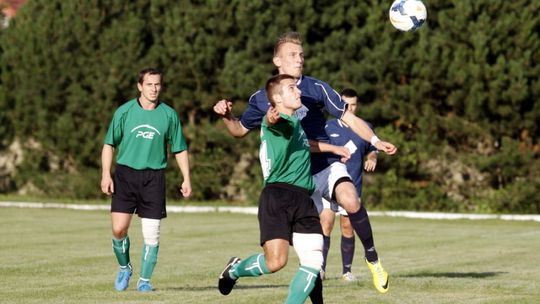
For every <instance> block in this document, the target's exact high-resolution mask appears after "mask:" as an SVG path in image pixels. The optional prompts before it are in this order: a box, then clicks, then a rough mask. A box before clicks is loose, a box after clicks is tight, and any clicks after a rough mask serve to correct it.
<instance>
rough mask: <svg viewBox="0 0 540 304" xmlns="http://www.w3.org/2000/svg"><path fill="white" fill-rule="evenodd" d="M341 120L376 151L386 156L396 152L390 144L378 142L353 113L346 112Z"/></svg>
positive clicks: (363, 122) (366, 125)
mask: <svg viewBox="0 0 540 304" xmlns="http://www.w3.org/2000/svg"><path fill="white" fill-rule="evenodd" d="M341 120H343V122H345V123H346V124H347V125H349V127H351V129H352V130H353V131H354V133H356V134H358V136H360V137H361V138H362V139H364V140H366V141H368V142H371V144H372V145H373V146H375V148H377V150H380V151H383V152H384V153H386V154H388V155H394V154H395V153H396V152H397V148H396V147H395V146H394V145H393V144H392V143H389V142H386V141H382V140H380V139H379V138H378V137H377V136H376V135H375V133H374V132H373V130H371V128H370V127H369V125H368V124H367V123H366V122H365V121H364V120H362V119H361V118H359V117H357V116H356V115H354V114H353V113H351V112H349V111H346V112H345V113H344V114H343V116H342V117H341Z"/></svg>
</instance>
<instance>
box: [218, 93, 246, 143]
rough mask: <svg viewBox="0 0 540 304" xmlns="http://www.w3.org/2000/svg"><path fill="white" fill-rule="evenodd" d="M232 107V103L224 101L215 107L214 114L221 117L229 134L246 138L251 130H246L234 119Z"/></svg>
mask: <svg viewBox="0 0 540 304" xmlns="http://www.w3.org/2000/svg"><path fill="white" fill-rule="evenodd" d="M232 107H233V105H232V102H230V101H228V100H227V99H222V100H220V101H218V102H217V103H216V104H215V105H214V107H213V110H214V113H216V114H218V115H219V116H221V118H222V119H223V123H224V124H225V127H226V128H227V131H228V132H229V134H231V135H232V136H234V137H237V138H241V137H244V136H245V135H246V134H247V133H248V132H249V130H248V129H246V128H244V126H242V124H241V123H240V121H239V120H238V119H237V118H236V117H234V115H233V113H232Z"/></svg>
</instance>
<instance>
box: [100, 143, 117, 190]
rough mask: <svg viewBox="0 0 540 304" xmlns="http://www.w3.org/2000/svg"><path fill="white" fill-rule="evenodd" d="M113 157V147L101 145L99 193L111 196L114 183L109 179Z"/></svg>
mask: <svg viewBox="0 0 540 304" xmlns="http://www.w3.org/2000/svg"><path fill="white" fill-rule="evenodd" d="M113 157H114V147H113V146H111V145H107V144H105V145H103V149H102V150H101V192H103V193H105V194H107V195H111V194H112V193H113V192H114V183H113V179H112V177H111V166H112V161H113Z"/></svg>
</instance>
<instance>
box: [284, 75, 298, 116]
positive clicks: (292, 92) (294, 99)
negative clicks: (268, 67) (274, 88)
mask: <svg viewBox="0 0 540 304" xmlns="http://www.w3.org/2000/svg"><path fill="white" fill-rule="evenodd" d="M301 93H302V92H301V91H300V89H298V87H297V86H296V81H295V80H294V79H284V80H282V81H281V93H280V95H281V100H282V103H283V107H284V108H285V109H287V110H290V113H287V114H292V112H294V110H296V109H298V108H300V107H301V106H302V101H301V100H300V95H301ZM287 112H289V111H287Z"/></svg>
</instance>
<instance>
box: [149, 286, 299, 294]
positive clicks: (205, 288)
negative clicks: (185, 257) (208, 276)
mask: <svg viewBox="0 0 540 304" xmlns="http://www.w3.org/2000/svg"><path fill="white" fill-rule="evenodd" d="M280 287H284V288H288V287H289V285H285V284H283V285H235V286H234V290H239V289H265V288H280ZM156 290H157V288H156ZM161 290H171V291H208V290H215V291H217V290H218V289H217V286H216V285H214V286H183V287H167V288H163V289H161ZM218 293H219V292H218Z"/></svg>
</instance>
